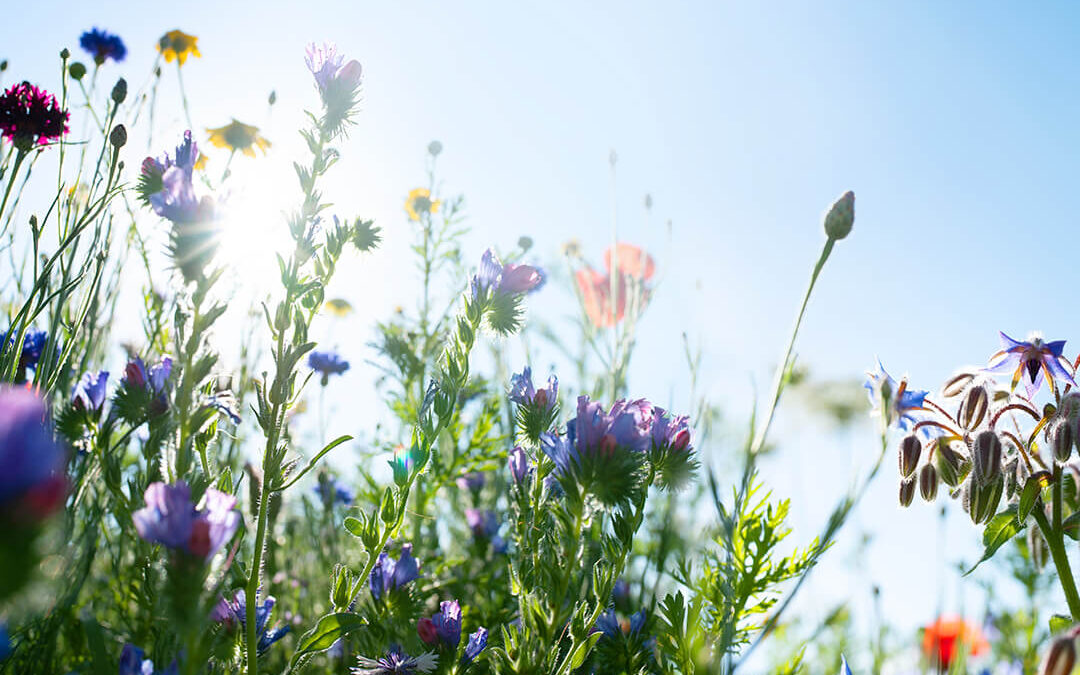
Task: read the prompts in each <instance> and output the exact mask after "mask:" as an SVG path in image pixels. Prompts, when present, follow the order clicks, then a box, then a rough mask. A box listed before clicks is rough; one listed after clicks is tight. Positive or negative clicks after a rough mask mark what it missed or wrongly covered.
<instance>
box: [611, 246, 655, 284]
mask: <svg viewBox="0 0 1080 675" xmlns="http://www.w3.org/2000/svg"><path fill="white" fill-rule="evenodd" d="M614 249H615V251H616V261H617V262H618V264H619V272H620V273H621V274H625V275H627V276H629V277H630V278H632V279H639V280H641V281H648V280H649V279H652V276H653V274H654V273H655V272H656V263H654V262H653V259H652V256H651V255H649V254H648V253H646V252H645V251H644V250H642V248H641V247H640V246H635V245H633V244H626V243H623V242H619V243H617V244H616V245H615V246H614ZM604 266H605V267H606V268H607V271H608V274H611V248H608V250H606V251H604Z"/></svg>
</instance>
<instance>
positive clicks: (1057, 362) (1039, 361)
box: [987, 333, 1076, 399]
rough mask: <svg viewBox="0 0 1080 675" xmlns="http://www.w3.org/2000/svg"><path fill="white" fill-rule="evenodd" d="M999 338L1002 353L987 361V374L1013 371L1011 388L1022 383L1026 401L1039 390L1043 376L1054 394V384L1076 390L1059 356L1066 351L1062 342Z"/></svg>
mask: <svg viewBox="0 0 1080 675" xmlns="http://www.w3.org/2000/svg"><path fill="white" fill-rule="evenodd" d="M999 335H1001V347H1002V348H1001V351H999V352H997V353H996V354H994V355H993V356H991V357H990V364H989V365H988V366H987V370H988V371H990V372H1008V371H1010V370H1011V371H1012V373H1013V377H1012V385H1011V387H1012V388H1013V389H1016V385H1017V384H1018V383H1019V382H1020V381H1021V380H1023V382H1024V388H1025V389H1026V390H1027V395H1028V398H1029V399H1030V398H1032V397H1034V396H1035V394H1036V392H1038V391H1039V389H1040V388H1041V387H1042V383H1043V376H1044V375H1045V376H1046V379H1047V380H1049V381H1050V383H1051V387H1053V388H1054V389H1055V390H1056V389H1057V387H1056V386H1054V382H1055V381H1059V382H1062V383H1065V384H1071V385H1072V386H1073V387H1076V382H1075V381H1074V380H1073V376H1072V375H1071V374H1070V373H1069V370H1070V368H1071V365H1070V364H1069V362H1068V361H1067V360H1066V359H1065V357H1064V356H1062V351H1063V350H1064V349H1065V341H1064V340H1055V341H1053V342H1045V341H1043V339H1042V336H1040V335H1038V334H1037V333H1033V334H1032V335H1030V336H1029V337H1028V339H1027V341H1025V342H1019V341H1017V340H1014V339H1012V338H1011V337H1009V336H1008V335H1006V334H1005V333H999Z"/></svg>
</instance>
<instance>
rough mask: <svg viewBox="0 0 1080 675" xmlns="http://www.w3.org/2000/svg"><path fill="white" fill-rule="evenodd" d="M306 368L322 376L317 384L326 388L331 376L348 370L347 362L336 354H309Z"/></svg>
mask: <svg viewBox="0 0 1080 675" xmlns="http://www.w3.org/2000/svg"><path fill="white" fill-rule="evenodd" d="M308 367H309V368H311V369H312V370H314V371H315V372H317V373H319V375H321V376H322V378H321V379H320V381H319V383H320V384H322V386H324V387H325V386H326V385H327V384H328V383H329V382H330V376H331V375H341V374H342V373H344V372H345V371H346V370H348V369H349V362H348V361H346V360H345V359H343V358H341V355H340V354H338V353H337V352H311V354H309V355H308Z"/></svg>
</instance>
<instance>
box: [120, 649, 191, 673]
mask: <svg viewBox="0 0 1080 675" xmlns="http://www.w3.org/2000/svg"><path fill="white" fill-rule="evenodd" d="M145 656H146V654H144V653H143V650H141V649H139V648H138V647H136V646H135V645H133V644H130V643H128V644H126V645H124V648H123V649H122V650H121V651H120V675H176V674H177V673H178V672H180V671H179V666H177V664H176V661H173V662H172V664H170V665H169V667H168V668H166V669H165V670H160V671H159V670H154V662H153V661H151V660H150V659H147V658H144V657H145Z"/></svg>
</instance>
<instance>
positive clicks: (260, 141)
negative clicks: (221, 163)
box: [206, 119, 270, 157]
mask: <svg viewBox="0 0 1080 675" xmlns="http://www.w3.org/2000/svg"><path fill="white" fill-rule="evenodd" d="M206 132H207V133H208V134H210V136H209V140H210V143H211V144H212V145H214V146H215V147H218V148H228V149H229V150H230V151H232V152H242V153H244V154H245V155H247V156H248V157H254V156H255V149H256V148H258V149H259V150H261V151H262V153H263V154H264V155H265V154H266V150H267V148H269V147H270V141H268V140H266V139H265V138H263V137H262V136H260V135H259V127H256V126H252V125H250V124H244V123H243V122H238V121H237V120H235V119H233V120H232V121H231V122H229V123H228V124H226V125H225V126H223V127H218V128H216V129H210V128H207V130H206Z"/></svg>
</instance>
